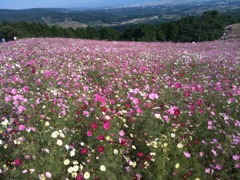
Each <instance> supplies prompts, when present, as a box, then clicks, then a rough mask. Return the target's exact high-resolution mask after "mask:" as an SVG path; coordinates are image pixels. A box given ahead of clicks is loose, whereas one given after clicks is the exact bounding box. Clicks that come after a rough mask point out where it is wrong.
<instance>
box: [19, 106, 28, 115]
mask: <svg viewBox="0 0 240 180" xmlns="http://www.w3.org/2000/svg"><path fill="white" fill-rule="evenodd" d="M23 111H26V108H25V107H24V106H19V107H18V113H19V114H21V113H22V112H23Z"/></svg>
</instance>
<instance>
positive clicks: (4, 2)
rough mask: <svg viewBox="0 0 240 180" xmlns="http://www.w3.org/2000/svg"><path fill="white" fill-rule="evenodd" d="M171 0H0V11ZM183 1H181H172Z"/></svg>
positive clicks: (102, 5) (103, 5)
mask: <svg viewBox="0 0 240 180" xmlns="http://www.w3.org/2000/svg"><path fill="white" fill-rule="evenodd" d="M154 1H160V2H161V1H169V0H0V9H28V8H59V7H60V8H81V7H82V8H83V7H88V8H89V7H90V8H91V7H105V6H115V5H128V4H136V3H146V2H154ZM172 1H181V0H172Z"/></svg>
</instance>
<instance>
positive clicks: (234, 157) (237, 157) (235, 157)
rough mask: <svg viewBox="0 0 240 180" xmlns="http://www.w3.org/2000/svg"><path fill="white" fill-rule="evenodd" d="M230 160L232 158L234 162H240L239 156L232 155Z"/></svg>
mask: <svg viewBox="0 0 240 180" xmlns="http://www.w3.org/2000/svg"><path fill="white" fill-rule="evenodd" d="M232 158H233V160H234V161H238V160H240V156H239V155H233V157H232Z"/></svg>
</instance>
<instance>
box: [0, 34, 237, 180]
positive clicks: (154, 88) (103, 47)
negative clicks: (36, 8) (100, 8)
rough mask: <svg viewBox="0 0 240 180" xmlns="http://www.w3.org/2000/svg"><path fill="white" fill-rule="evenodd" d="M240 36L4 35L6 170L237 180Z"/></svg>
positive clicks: (0, 96)
mask: <svg viewBox="0 0 240 180" xmlns="http://www.w3.org/2000/svg"><path fill="white" fill-rule="evenodd" d="M239 75H240V41H239V39H238V40H227V41H212V42H201V43H171V42H161V43H160V42H152V43H149V42H108V41H95V40H79V39H64V38H36V39H22V40H17V41H12V42H8V43H2V44H0V179H4V180H5V179H8V180H13V179H17V180H27V179H29V180H35V179H41V180H45V179H53V180H56V179H58V180H72V179H73V180H74V179H75V180H83V179H92V180H122V179H124V180H125V179H126V180H131V179H135V180H167V179H169V180H170V179H176V180H178V179H193V180H200V179H201V180H203V179H223V180H226V179H228V180H230V179H232V180H236V179H238V178H239V174H240V128H239V127H240V120H239V119H240V118H239V117H240V112H239V111H240V108H239V101H240V98H239V97H240V84H239V83H240V78H239Z"/></svg>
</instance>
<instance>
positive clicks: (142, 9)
mask: <svg viewBox="0 0 240 180" xmlns="http://www.w3.org/2000/svg"><path fill="white" fill-rule="evenodd" d="M212 9H215V10H218V11H220V12H224V13H235V14H238V15H240V3H239V1H238V0H220V1H216V0H205V1H200V0H199V1H193V0H184V1H181V3H178V4H176V3H173V1H172V0H168V1H152V2H150V3H140V4H133V5H128V6H125V7H122V6H118V7H117V6H115V7H111V8H109V7H108V8H101V9H88V10H82V9H81V10H80V9H78V8H74V9H64V8H43V9H41V8H36V9H25V10H4V9H0V22H2V21H13V22H16V21H28V22H40V23H46V24H48V25H57V26H61V27H83V26H87V25H91V26H125V25H131V24H142V23H160V22H167V21H172V20H177V19H180V18H181V17H185V16H188V15H200V14H201V13H202V12H204V11H208V10H212Z"/></svg>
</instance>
